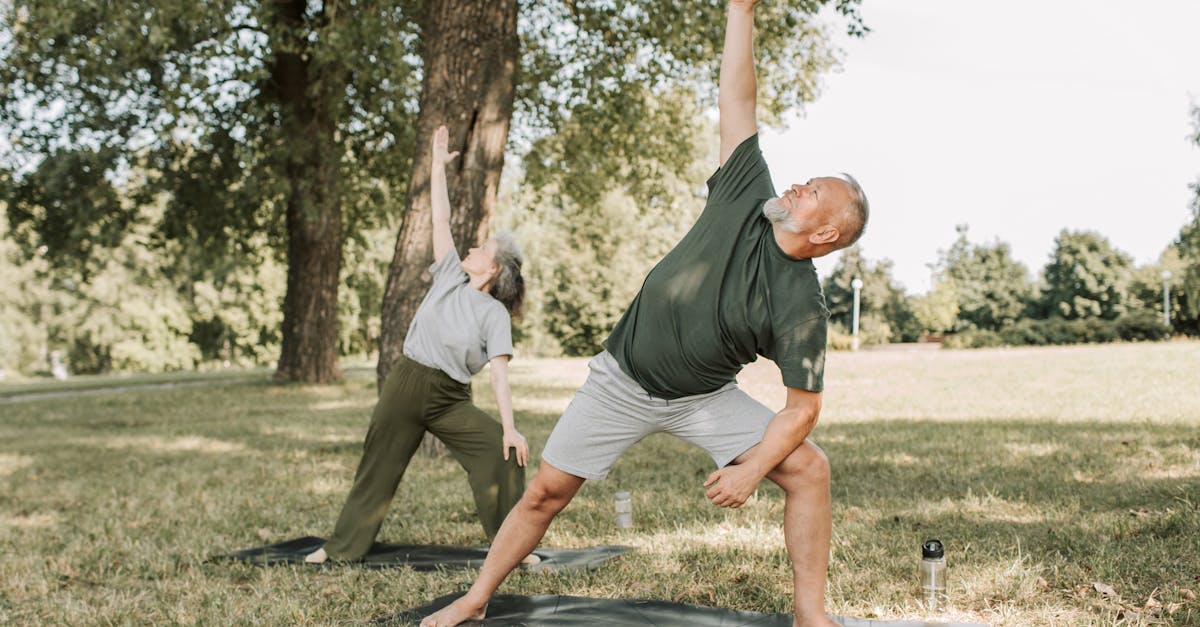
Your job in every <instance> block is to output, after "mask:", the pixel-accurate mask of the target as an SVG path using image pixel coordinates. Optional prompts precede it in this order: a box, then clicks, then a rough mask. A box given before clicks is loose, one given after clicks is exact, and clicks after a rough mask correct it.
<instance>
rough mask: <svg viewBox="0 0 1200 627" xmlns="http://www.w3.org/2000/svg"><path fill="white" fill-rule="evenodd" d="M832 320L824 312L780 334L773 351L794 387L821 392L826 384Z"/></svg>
mask: <svg viewBox="0 0 1200 627" xmlns="http://www.w3.org/2000/svg"><path fill="white" fill-rule="evenodd" d="M827 328H828V321H827V320H826V317H825V316H824V315H819V316H815V317H813V318H809V319H808V320H804V321H803V322H800V323H799V324H796V325H795V326H793V327H792V328H791V329H789V330H787V331H786V332H784V333H780V334H776V336H775V346H774V350H773V351H772V352H773V353H774V354H773V355H767V356H768V357H770V358H772V359H774V360H775V364H776V365H778V366H779V370H780V372H782V373H783V384H784V385H786V386H788V387H790V388H797V389H801V390H808V391H810V392H820V391H821V390H822V389H824V387H825V343H826V333H827Z"/></svg>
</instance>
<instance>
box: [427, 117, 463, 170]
mask: <svg viewBox="0 0 1200 627" xmlns="http://www.w3.org/2000/svg"><path fill="white" fill-rule="evenodd" d="M449 143H450V131H448V130H446V125H445V124H443V125H441V126H439V127H437V130H436V131H434V132H433V163H434V165H446V164H447V163H450V162H451V161H453V160H454V158H455V157H457V156H458V151H457V150H455V151H454V152H449V153H448V152H446V149H447V146H448V145H449Z"/></svg>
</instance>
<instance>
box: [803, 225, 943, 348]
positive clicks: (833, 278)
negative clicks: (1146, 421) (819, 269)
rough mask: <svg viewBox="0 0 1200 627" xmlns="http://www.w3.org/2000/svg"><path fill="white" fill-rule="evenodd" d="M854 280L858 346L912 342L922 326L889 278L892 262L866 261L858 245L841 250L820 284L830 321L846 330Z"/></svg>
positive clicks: (851, 314)
mask: <svg viewBox="0 0 1200 627" xmlns="http://www.w3.org/2000/svg"><path fill="white" fill-rule="evenodd" d="M855 278H858V279H861V280H862V282H863V285H862V291H861V293H860V294H859V340H860V343H862V344H875V343H886V342H915V341H917V340H918V339H920V337H921V332H922V330H923V329H922V326H921V322H920V320H919V319H918V317H917V314H916V312H915V311H914V310H913V307H912V304H911V302H910V300H909V298H908V296H907V295H906V294H905V293H904V290H903V288H901V287H900V286H899V285H897V284H896V281H895V279H893V278H892V262H891V261H890V260H888V259H884V260H881V261H878V262H872V261H869V260H868V259H867V258H866V257H864V256H863V254H862V249H861V248H860V247H859V246H858V245H854V246H851V247H850V248H847V249H846V250H844V251H842V254H841V256H840V257H839V258H838V261H837V265H835V266H834V268H833V272H831V273H830V275H829V277H828V278H826V279H825V280H824V281H822V282H821V287H822V288H823V289H824V291H825V302H826V304H827V305H828V306H829V319H830V322H832V323H834V324H836V325H838V326H839V327H840V328H841V329H843V330H846V331H850V330H852V327H853V317H854V287H853V285H852V282H853V281H854V279H855Z"/></svg>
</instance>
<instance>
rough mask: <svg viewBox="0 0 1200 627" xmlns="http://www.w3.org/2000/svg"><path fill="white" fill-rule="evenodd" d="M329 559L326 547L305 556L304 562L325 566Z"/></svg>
mask: <svg viewBox="0 0 1200 627" xmlns="http://www.w3.org/2000/svg"><path fill="white" fill-rule="evenodd" d="M327 559H329V556H328V555H326V554H325V547H321V548H319V549H317V550H315V551H313V552H312V553H309V554H308V555H305V556H304V561H305V562H308V563H309V564H324V563H325V560H327Z"/></svg>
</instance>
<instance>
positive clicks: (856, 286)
mask: <svg viewBox="0 0 1200 627" xmlns="http://www.w3.org/2000/svg"><path fill="white" fill-rule="evenodd" d="M862 286H863V282H862V279H860V278H858V277H854V280H853V281H851V282H850V287H853V288H854V318H853V320H854V322H853V331H852V333H853V335H854V340H853V343H852V344H851V347H852V348H853V349H854V350H858V294H859V292H861V291H862Z"/></svg>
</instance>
